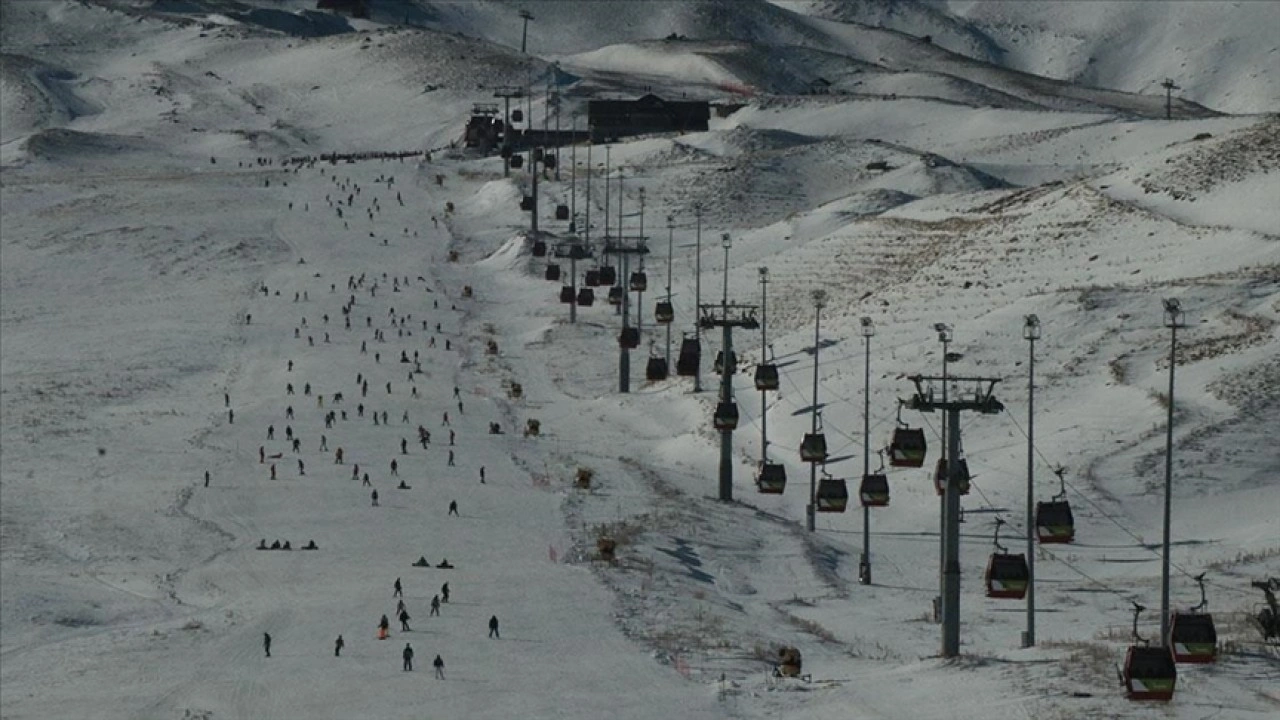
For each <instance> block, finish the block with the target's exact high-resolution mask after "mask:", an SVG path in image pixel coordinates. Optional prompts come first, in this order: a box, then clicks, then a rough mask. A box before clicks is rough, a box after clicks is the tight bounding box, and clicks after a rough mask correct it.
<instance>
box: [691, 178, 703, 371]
mask: <svg viewBox="0 0 1280 720" xmlns="http://www.w3.org/2000/svg"><path fill="white" fill-rule="evenodd" d="M693 216H694V217H695V218H696V219H697V221H696V222H697V224H696V230H695V232H694V241H693V242H694V251H693V296H694V299H693V331H694V332H695V333H698V334H699V335H701V334H702V328H700V327H699V326H698V313H699V312H700V308H701V307H702V203H694V204H693ZM695 337H696V336H695ZM693 391H694V392H702V363H698V367H696V368H694V370H693Z"/></svg>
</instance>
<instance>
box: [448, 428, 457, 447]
mask: <svg viewBox="0 0 1280 720" xmlns="http://www.w3.org/2000/svg"><path fill="white" fill-rule="evenodd" d="M455 438H457V435H456V434H455V433H454V432H453V431H452V430H450V431H449V444H450V445H453V441H454V439H455Z"/></svg>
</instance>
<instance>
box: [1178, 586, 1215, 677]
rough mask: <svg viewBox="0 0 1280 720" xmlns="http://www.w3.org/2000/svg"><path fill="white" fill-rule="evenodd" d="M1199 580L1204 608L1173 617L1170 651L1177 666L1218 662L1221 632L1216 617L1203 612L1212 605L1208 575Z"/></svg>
mask: <svg viewBox="0 0 1280 720" xmlns="http://www.w3.org/2000/svg"><path fill="white" fill-rule="evenodd" d="M1195 580H1196V583H1198V584H1199V585H1200V604H1199V605H1196V606H1195V607H1193V608H1191V609H1190V610H1184V611H1177V610H1175V611H1173V612H1172V613H1170V615H1171V617H1170V618H1169V647H1170V648H1171V649H1172V650H1173V659H1174V661H1175V662H1180V663H1198V664H1204V663H1211V662H1214V661H1215V660H1217V659H1218V631H1217V629H1216V628H1215V627H1214V624H1213V615H1210V614H1209V613H1207V612H1203V611H1204V609H1205V607H1206V606H1207V605H1208V604H1209V601H1208V599H1207V598H1206V597H1205V593H1204V573H1200V574H1199V575H1197V576H1196V578H1195Z"/></svg>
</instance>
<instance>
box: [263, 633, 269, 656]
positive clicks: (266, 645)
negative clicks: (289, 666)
mask: <svg viewBox="0 0 1280 720" xmlns="http://www.w3.org/2000/svg"><path fill="white" fill-rule="evenodd" d="M262 649H263V650H265V651H266V653H267V657H271V633H262Z"/></svg>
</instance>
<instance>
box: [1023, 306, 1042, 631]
mask: <svg viewBox="0 0 1280 720" xmlns="http://www.w3.org/2000/svg"><path fill="white" fill-rule="evenodd" d="M1022 337H1023V338H1024V339H1025V340H1026V341H1027V367H1028V368H1029V370H1028V372H1027V524H1026V527H1027V629H1026V631H1025V632H1023V633H1022V647H1024V648H1029V647H1034V646H1035V644H1036V547H1035V538H1034V536H1035V527H1036V516H1035V509H1036V505H1035V492H1036V484H1035V451H1036V441H1035V436H1036V411H1035V408H1036V404H1035V398H1036V341H1037V340H1039V339H1040V318H1038V317H1036V316H1035V315H1028V316H1027V317H1026V318H1025V319H1024V322H1023V325H1022Z"/></svg>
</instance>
